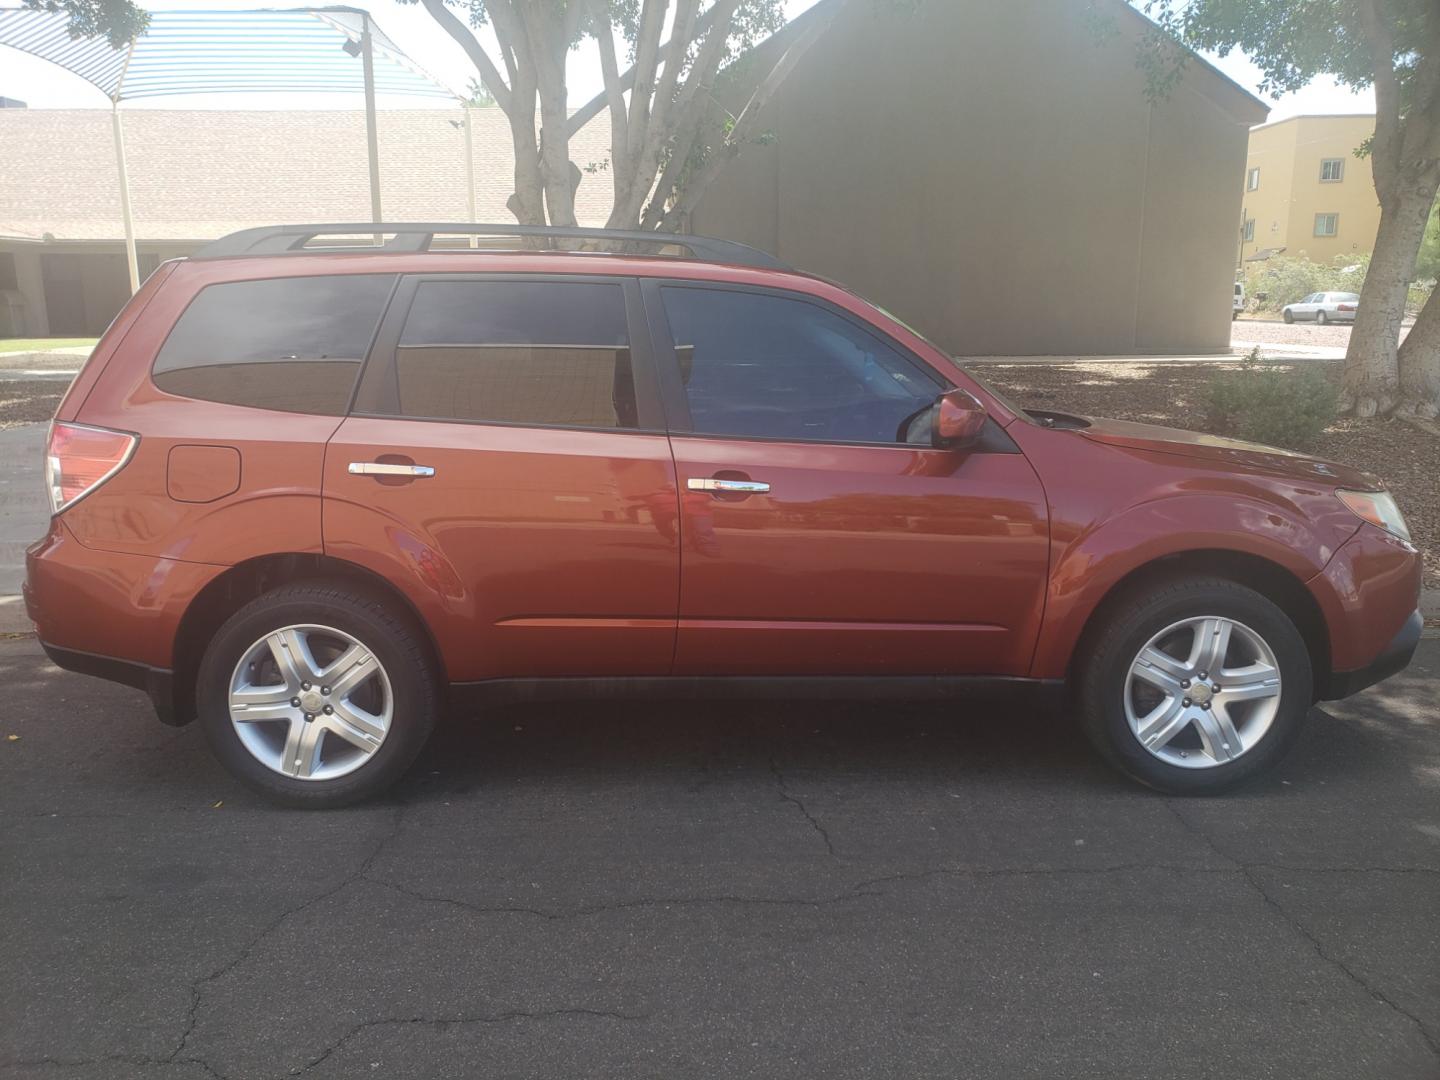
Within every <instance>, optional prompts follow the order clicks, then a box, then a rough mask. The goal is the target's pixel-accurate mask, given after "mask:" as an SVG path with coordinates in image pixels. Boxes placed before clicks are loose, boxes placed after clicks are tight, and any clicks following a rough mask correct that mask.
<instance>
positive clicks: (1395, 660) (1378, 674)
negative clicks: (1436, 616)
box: [1320, 610, 1425, 701]
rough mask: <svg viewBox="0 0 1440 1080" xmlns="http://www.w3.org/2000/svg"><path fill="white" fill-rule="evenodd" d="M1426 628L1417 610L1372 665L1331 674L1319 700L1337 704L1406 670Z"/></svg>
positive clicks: (1322, 688)
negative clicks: (1336, 701)
mask: <svg viewBox="0 0 1440 1080" xmlns="http://www.w3.org/2000/svg"><path fill="white" fill-rule="evenodd" d="M1424 627H1425V620H1424V619H1423V618H1422V617H1421V615H1420V612H1419V611H1418V610H1416V611H1415V612H1413V613H1412V614H1411V616H1410V618H1408V619H1407V620H1405V625H1404V626H1402V627H1401V628H1400V632H1399V633H1398V634H1396V635H1395V637H1394V638H1392V639H1391V641H1390V644H1388V645H1386V646H1385V648H1384V650H1383V651H1382V652H1381V653H1380V655H1379V656H1377V657H1376V658H1375V659H1374V660H1372V661H1371V662H1370V663H1368V664H1366V665H1365V666H1364V667H1363V668H1358V669H1356V670H1355V671H1335V672H1332V673H1331V675H1330V678H1329V680H1328V681H1327V683H1326V685H1324V686H1322V687H1321V688H1320V690H1321V692H1320V700H1321V701H1335V700H1337V699H1339V698H1343V697H1349V696H1350V695H1351V694H1358V693H1359V692H1360V691H1361V690H1364V689H1365V688H1366V687H1367V686H1374V685H1375V684H1376V683H1378V682H1380V681H1381V680H1383V679H1388V678H1389V677H1390V676H1391V675H1394V674H1396V673H1398V672H1400V671H1403V670H1405V667H1406V665H1408V664H1409V663H1410V658H1411V657H1413V656H1414V655H1415V647H1416V646H1417V645H1418V644H1419V643H1420V631H1421V630H1423V629H1424Z"/></svg>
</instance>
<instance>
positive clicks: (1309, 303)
mask: <svg viewBox="0 0 1440 1080" xmlns="http://www.w3.org/2000/svg"><path fill="white" fill-rule="evenodd" d="M1322 299H1324V293H1311V294H1310V295H1309V296H1307V297H1305V299H1304V300H1301V301H1300V303H1299V304H1297V305H1296V307H1295V311H1296V314H1297V315H1298V317H1299V318H1301V319H1313V318H1315V313H1316V312H1317V311H1319V310H1320V301H1321V300H1322Z"/></svg>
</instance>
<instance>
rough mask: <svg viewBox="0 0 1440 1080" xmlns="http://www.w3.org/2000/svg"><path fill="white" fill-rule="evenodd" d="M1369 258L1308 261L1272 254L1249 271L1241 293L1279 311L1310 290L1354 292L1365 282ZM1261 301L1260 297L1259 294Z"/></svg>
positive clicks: (1311, 291)
mask: <svg viewBox="0 0 1440 1080" xmlns="http://www.w3.org/2000/svg"><path fill="white" fill-rule="evenodd" d="M1369 263H1370V257H1369V256H1368V255H1361V256H1345V255H1341V256H1338V257H1337V258H1336V259H1335V261H1334V262H1333V263H1317V262H1311V261H1310V260H1309V259H1304V258H1290V257H1288V256H1285V255H1276V256H1274V257H1273V258H1269V259H1266V260H1265V261H1264V262H1262V263H1252V264H1251V265H1252V266H1254V267H1256V269H1253V270H1252V271H1251V272H1250V274H1249V280H1248V281H1247V282H1246V285H1245V292H1246V294H1247V295H1248V296H1250V297H1253V298H1254V299H1255V301H1256V303H1257V304H1258V305H1259V306H1260V307H1261V308H1263V309H1265V310H1268V311H1279V310H1280V309H1281V308H1283V307H1284V306H1285V305H1286V304H1295V303H1298V302H1299V301H1300V299H1301V298H1302V297H1305V296H1308V295H1310V294H1311V293H1313V292H1354V293H1358V292H1359V291H1360V290H1361V288H1362V287H1363V286H1364V284H1365V272H1366V271H1367V270H1368V269H1369ZM1262 296H1263V297H1264V298H1265V299H1264V300H1260V299H1259V298H1260V297H1262Z"/></svg>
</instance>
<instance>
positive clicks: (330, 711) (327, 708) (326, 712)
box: [325, 705, 335, 716]
mask: <svg viewBox="0 0 1440 1080" xmlns="http://www.w3.org/2000/svg"><path fill="white" fill-rule="evenodd" d="M334 711H335V710H334V709H332V708H331V707H330V706H329V705H326V706H325V715H326V716H329V715H330V714H331V713H333V712H334Z"/></svg>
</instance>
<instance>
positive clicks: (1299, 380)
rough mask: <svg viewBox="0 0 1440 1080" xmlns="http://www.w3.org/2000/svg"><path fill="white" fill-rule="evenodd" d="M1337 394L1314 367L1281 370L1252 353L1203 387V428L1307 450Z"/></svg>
mask: <svg viewBox="0 0 1440 1080" xmlns="http://www.w3.org/2000/svg"><path fill="white" fill-rule="evenodd" d="M1337 398H1338V395H1337V393H1336V390H1335V386H1334V384H1332V383H1331V382H1330V380H1329V379H1327V378H1326V377H1325V373H1324V371H1322V370H1320V369H1319V368H1318V367H1309V366H1307V367H1283V366H1281V365H1279V364H1272V363H1269V362H1268V361H1262V360H1261V359H1260V350H1259V349H1252V350H1251V351H1250V354H1249V355H1248V356H1246V357H1245V359H1244V360H1242V361H1241V362H1240V368H1239V370H1238V371H1224V372H1221V373H1219V374H1218V375H1216V376H1215V377H1214V378H1212V379H1211V380H1210V384H1209V386H1207V387H1206V393H1205V408H1206V420H1207V427H1208V428H1209V430H1210V431H1211V432H1213V433H1214V434H1216V435H1233V436H1235V437H1236V438H1239V439H1249V440H1250V441H1251V442H1258V443H1268V444H1269V445H1271V446H1283V447H1287V448H1289V449H1291V450H1307V449H1309V448H1310V447H1311V446H1313V445H1314V444H1315V440H1316V439H1318V438H1319V437H1320V433H1321V432H1322V431H1324V430H1325V429H1326V428H1327V427H1328V426H1329V425H1330V423H1331V421H1333V420H1334V419H1335V413H1336V409H1337Z"/></svg>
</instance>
